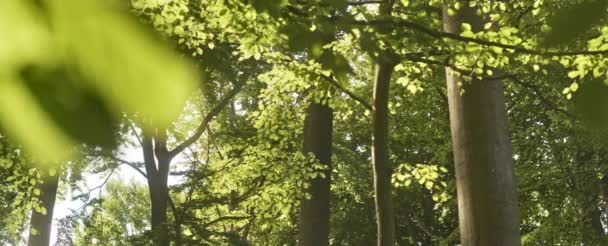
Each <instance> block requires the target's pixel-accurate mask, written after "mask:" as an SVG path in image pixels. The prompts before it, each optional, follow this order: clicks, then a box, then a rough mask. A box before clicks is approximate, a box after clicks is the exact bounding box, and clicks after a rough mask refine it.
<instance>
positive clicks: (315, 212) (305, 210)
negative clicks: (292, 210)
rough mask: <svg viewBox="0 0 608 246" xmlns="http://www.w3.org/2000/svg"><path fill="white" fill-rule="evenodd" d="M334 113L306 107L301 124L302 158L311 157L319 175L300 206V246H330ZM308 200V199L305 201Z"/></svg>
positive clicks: (318, 106) (315, 106) (322, 107)
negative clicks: (302, 124)
mask: <svg viewBox="0 0 608 246" xmlns="http://www.w3.org/2000/svg"><path fill="white" fill-rule="evenodd" d="M332 122H333V110H332V109H331V108H330V107H329V106H327V105H322V104H320V103H316V102H312V103H311V104H310V106H308V110H307V112H306V119H305V123H304V151H303V152H304V154H306V155H308V154H312V156H314V159H315V163H316V162H319V163H320V164H321V165H322V171H321V172H320V174H318V175H316V177H314V178H313V179H311V180H310V186H309V187H308V189H305V190H304V192H305V193H307V194H310V197H307V198H305V199H303V200H302V202H301V204H300V221H299V223H300V224H299V225H300V226H299V229H300V245H311V246H312V245H329V221H330V219H329V218H330V192H331V190H330V187H331V170H332V166H331V158H332V157H331V153H332V152H331V150H332V147H331V146H332V131H333V127H332ZM308 198H310V199H308Z"/></svg>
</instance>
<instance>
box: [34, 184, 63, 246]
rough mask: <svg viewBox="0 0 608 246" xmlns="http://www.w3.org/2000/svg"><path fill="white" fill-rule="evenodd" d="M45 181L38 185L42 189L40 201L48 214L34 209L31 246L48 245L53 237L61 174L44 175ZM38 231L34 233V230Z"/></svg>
mask: <svg viewBox="0 0 608 246" xmlns="http://www.w3.org/2000/svg"><path fill="white" fill-rule="evenodd" d="M43 182H44V183H40V184H37V185H36V188H37V189H40V202H41V203H42V206H43V207H44V208H45V209H46V214H41V213H37V212H35V211H33V210H32V219H31V221H30V236H29V239H28V242H27V245H29V246H46V245H49V243H50V239H51V228H52V225H53V209H54V207H55V197H56V196H57V186H58V185H59V175H58V174H55V175H54V176H51V175H48V172H47V173H46V174H45V175H44V176H43ZM34 231H36V233H35V234H34V233H33V232H34Z"/></svg>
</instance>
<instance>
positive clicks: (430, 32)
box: [351, 19, 608, 56]
mask: <svg viewBox="0 0 608 246" xmlns="http://www.w3.org/2000/svg"><path fill="white" fill-rule="evenodd" d="M351 23H353V24H356V25H365V26H372V25H396V26H401V27H406V28H409V29H411V30H415V31H419V32H422V33H424V34H427V35H429V36H431V37H436V38H449V39H452V40H457V41H462V42H469V43H476V44H480V45H484V46H493V47H500V48H504V49H510V50H513V51H515V52H520V53H525V54H532V55H540V56H573V55H606V54H608V50H596V51H588V50H584V51H555V52H553V51H548V50H535V49H528V48H524V47H521V46H517V45H510V44H505V43H500V42H494V41H488V40H483V39H477V38H471V37H463V36H460V35H459V34H455V33H447V32H442V31H437V30H434V29H432V28H429V27H427V26H424V25H422V24H419V23H416V22H412V21H407V20H398V21H393V20H390V19H387V20H369V21H354V22H351Z"/></svg>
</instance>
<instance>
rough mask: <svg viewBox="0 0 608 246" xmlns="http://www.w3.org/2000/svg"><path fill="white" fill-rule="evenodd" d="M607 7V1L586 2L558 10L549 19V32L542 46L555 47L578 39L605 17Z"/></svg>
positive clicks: (588, 0) (594, 0)
mask: <svg viewBox="0 0 608 246" xmlns="http://www.w3.org/2000/svg"><path fill="white" fill-rule="evenodd" d="M607 7H608V1H605V0H587V1H584V2H583V3H580V4H575V5H572V6H569V7H566V8H563V9H560V10H559V11H558V12H556V13H555V14H554V15H553V17H552V18H550V19H549V25H550V26H551V31H550V32H549V33H548V34H547V36H546V37H545V40H544V45H546V46H548V47H552V46H557V45H560V44H563V43H567V42H569V41H571V40H573V39H576V38H578V37H580V35H581V34H583V33H585V32H587V31H589V29H590V28H591V27H593V25H595V24H597V23H599V22H600V21H602V19H603V18H604V17H606V13H607V12H606V8H607Z"/></svg>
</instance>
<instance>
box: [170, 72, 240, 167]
mask: <svg viewBox="0 0 608 246" xmlns="http://www.w3.org/2000/svg"><path fill="white" fill-rule="evenodd" d="M244 85H245V83H240V84H237V85H236V86H235V87H234V89H232V91H230V93H228V95H227V96H226V97H224V98H223V99H222V100H221V101H220V102H219V103H218V104H217V105H216V106H215V107H214V108H213V109H211V111H210V112H209V113H207V115H206V116H205V118H203V121H202V122H201V124H200V125H199V126H198V128H197V129H196V132H195V133H194V134H193V135H192V136H190V137H189V138H188V139H186V140H185V141H184V142H182V143H181V144H179V145H178V146H177V147H175V149H173V150H171V151H169V156H170V158H173V157H175V156H176V155H178V154H179V153H181V152H182V151H184V149H186V148H187V147H188V146H190V145H192V144H194V143H195V142H196V140H198V139H199V138H200V137H201V136H202V135H203V133H204V132H205V129H207V125H209V122H211V120H212V119H213V118H215V116H217V115H218V114H219V113H220V112H221V111H222V109H224V108H225V107H226V105H228V103H230V101H231V100H232V98H234V97H235V96H236V94H238V93H239V91H240V90H241V89H242V88H243V86H244Z"/></svg>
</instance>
